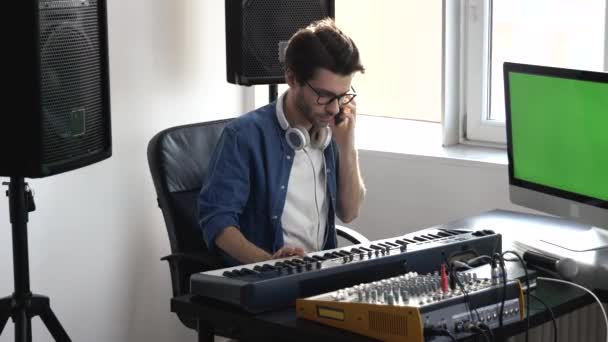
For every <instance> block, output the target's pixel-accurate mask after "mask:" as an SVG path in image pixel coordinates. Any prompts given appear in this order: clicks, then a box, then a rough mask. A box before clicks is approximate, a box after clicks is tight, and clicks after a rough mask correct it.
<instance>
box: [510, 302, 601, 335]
mask: <svg viewBox="0 0 608 342" xmlns="http://www.w3.org/2000/svg"><path fill="white" fill-rule="evenodd" d="M534 305H540V304H538V302H535V304H534ZM604 308H607V305H606V304H604ZM525 336H526V335H525V333H521V334H519V335H516V336H513V337H511V338H509V339H507V341H508V342H525V340H526V339H525ZM529 336H530V340H529V342H553V323H552V322H551V321H549V322H547V323H545V324H543V325H540V326H538V327H535V328H532V329H530V335H529ZM557 341H558V342H606V323H604V316H603V315H602V310H601V309H600V307H599V305H598V304H597V303H593V304H590V305H587V306H585V307H583V308H581V309H579V310H576V311H573V312H571V313H569V314H566V315H563V316H561V317H559V318H558V319H557Z"/></svg>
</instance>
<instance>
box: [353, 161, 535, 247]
mask: <svg viewBox="0 0 608 342" xmlns="http://www.w3.org/2000/svg"><path fill="white" fill-rule="evenodd" d="M359 159H360V163H361V172H362V176H363V178H364V180H365V184H366V187H367V196H366V199H365V202H364V204H363V208H362V210H361V214H360V216H359V218H358V219H356V220H355V221H353V222H352V223H350V224H349V225H348V226H349V227H352V228H355V229H357V230H358V231H360V232H361V233H362V234H364V235H365V236H366V237H368V238H369V239H380V238H388V237H392V236H398V235H402V234H406V233H409V232H412V231H416V230H419V229H424V228H428V227H432V226H435V225H438V224H443V223H447V222H449V221H453V220H457V219H460V218H464V217H467V216H470V215H476V214H479V213H482V212H484V211H487V210H492V209H497V208H499V209H508V210H516V211H523V212H530V213H534V211H532V210H529V209H525V208H522V207H519V206H515V205H512V204H510V203H509V196H508V172H507V166H506V165H499V164H493V163H481V162H472V161H462V160H456V159H444V158H435V157H424V156H415V155H403V154H395V153H387V152H377V151H360V152H359ZM536 213H538V212H536ZM489 229H491V227H489Z"/></svg>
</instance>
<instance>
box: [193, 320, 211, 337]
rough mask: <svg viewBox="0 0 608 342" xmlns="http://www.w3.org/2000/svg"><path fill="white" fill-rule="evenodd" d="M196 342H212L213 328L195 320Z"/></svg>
mask: <svg viewBox="0 0 608 342" xmlns="http://www.w3.org/2000/svg"><path fill="white" fill-rule="evenodd" d="M197 322H198V323H197V324H198V342H213V327H212V326H211V325H209V324H207V323H206V322H204V321H203V320H200V319H199V320H197Z"/></svg>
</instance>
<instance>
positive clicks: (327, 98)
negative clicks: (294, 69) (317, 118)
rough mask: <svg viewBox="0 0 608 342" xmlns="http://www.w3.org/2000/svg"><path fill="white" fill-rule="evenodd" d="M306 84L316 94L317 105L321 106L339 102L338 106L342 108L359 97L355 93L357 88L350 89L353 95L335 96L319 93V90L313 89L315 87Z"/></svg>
mask: <svg viewBox="0 0 608 342" xmlns="http://www.w3.org/2000/svg"><path fill="white" fill-rule="evenodd" d="M304 83H306V85H307V86H308V87H309V88H310V89H312V91H314V92H315V94H317V103H318V104H320V105H324V106H326V105H328V104H330V103H332V102H333V101H334V100H338V106H340V107H341V106H344V105H346V104H348V103H349V102H350V101H352V100H353V99H354V98H355V97H356V96H357V92H356V91H355V88H353V87H352V86H351V87H350V89H351V90H352V91H353V92H352V93H346V94H342V95H334V94H331V93H326V92H323V91H319V90H317V89H315V88H313V86H311V85H310V84H309V83H308V81H304Z"/></svg>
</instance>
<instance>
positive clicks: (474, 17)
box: [461, 0, 506, 145]
mask: <svg viewBox="0 0 608 342" xmlns="http://www.w3.org/2000/svg"><path fill="white" fill-rule="evenodd" d="M462 10H463V13H462V17H463V25H464V39H463V46H462V48H463V49H464V54H465V56H466V57H465V61H464V73H465V77H464V78H465V84H464V87H465V88H464V97H465V98H464V100H465V101H464V102H465V106H464V107H465V110H464V112H463V113H462V114H463V115H464V117H463V118H462V121H463V124H464V127H463V132H462V137H461V142H462V143H477V144H479V143H480V142H485V143H489V144H499V145H503V144H505V143H506V130H505V123H504V122H499V121H493V120H490V103H489V100H490V96H489V91H490V88H489V86H490V85H491V80H490V74H491V72H490V66H491V60H490V58H491V48H492V44H491V27H492V15H491V14H492V0H464V6H463V7H462Z"/></svg>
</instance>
